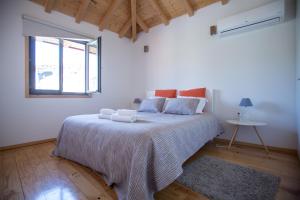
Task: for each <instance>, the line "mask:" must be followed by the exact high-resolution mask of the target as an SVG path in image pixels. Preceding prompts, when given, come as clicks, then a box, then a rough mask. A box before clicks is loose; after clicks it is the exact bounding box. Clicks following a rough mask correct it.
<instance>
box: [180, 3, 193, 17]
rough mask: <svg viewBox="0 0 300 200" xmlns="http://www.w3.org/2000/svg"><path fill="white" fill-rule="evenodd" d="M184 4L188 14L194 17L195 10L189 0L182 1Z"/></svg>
mask: <svg viewBox="0 0 300 200" xmlns="http://www.w3.org/2000/svg"><path fill="white" fill-rule="evenodd" d="M182 3H183V5H184V7H185V9H186V11H187V13H188V15H189V16H193V15H194V9H193V7H192V5H191V4H190V2H189V0H182Z"/></svg>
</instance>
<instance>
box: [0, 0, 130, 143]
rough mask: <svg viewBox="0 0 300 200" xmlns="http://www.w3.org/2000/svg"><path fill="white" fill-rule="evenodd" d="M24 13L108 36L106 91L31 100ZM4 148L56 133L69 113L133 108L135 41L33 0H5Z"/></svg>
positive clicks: (0, 23)
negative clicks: (88, 95)
mask: <svg viewBox="0 0 300 200" xmlns="http://www.w3.org/2000/svg"><path fill="white" fill-rule="evenodd" d="M22 14H27V15H29V16H33V17H36V18H39V19H43V20H47V21H50V22H53V23H55V24H59V25H62V26H65V27H69V28H71V29H74V30H77V31H80V32H83V33H88V34H90V35H95V36H99V35H101V36H102V67H103V71H102V73H103V74H102V77H103V79H102V89H103V93H102V94H98V95H95V96H94V97H93V98H88V99H86V98H81V99H78V98H74V99H73V98H67V99H48V98H46V99H26V98H25V97H24V92H25V85H24V81H25V80H24V76H25V61H24V57H25V55H24V52H25V46H24V37H23V36H22V18H21V15H22ZM0 27H1V30H0V44H1V47H0V66H1V72H0V91H1V95H0V146H6V145H13V144H19V143H24V142H29V141H34V140H41V139H47V138H53V137H56V136H57V134H58V131H59V128H60V126H61V124H62V121H63V119H64V118H65V117H67V116H70V115H75V114H82V113H96V112H98V110H99V108H101V107H114V108H117V107H128V106H129V104H130V102H131V101H132V99H131V97H132V94H131V91H132V85H133V82H132V81H131V80H132V78H131V72H132V44H131V42H130V41H129V40H126V39H123V40H120V39H119V38H118V36H117V35H116V34H114V33H111V32H106V31H105V32H102V33H100V32H98V28H97V27H96V26H92V25H89V24H87V23H80V24H76V23H75V22H74V18H71V17H68V16H65V15H63V14H59V13H57V12H52V13H51V14H47V13H45V12H44V9H43V8H42V7H41V6H39V5H36V4H34V3H32V2H29V1H19V0H17V1H9V0H4V1H1V6H0Z"/></svg>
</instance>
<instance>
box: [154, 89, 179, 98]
mask: <svg viewBox="0 0 300 200" xmlns="http://www.w3.org/2000/svg"><path fill="white" fill-rule="evenodd" d="M155 96H156V97H164V98H176V96H177V90H155Z"/></svg>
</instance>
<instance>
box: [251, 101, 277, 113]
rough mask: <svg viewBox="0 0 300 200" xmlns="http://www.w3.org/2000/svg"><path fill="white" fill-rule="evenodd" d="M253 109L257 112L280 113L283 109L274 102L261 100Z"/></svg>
mask: <svg viewBox="0 0 300 200" xmlns="http://www.w3.org/2000/svg"><path fill="white" fill-rule="evenodd" d="M255 109H256V110H258V111H259V112H263V113H269V114H280V113H281V112H283V110H282V109H281V108H280V107H279V106H278V105H276V104H274V103H272V102H261V103H258V104H257V105H256V106H255Z"/></svg>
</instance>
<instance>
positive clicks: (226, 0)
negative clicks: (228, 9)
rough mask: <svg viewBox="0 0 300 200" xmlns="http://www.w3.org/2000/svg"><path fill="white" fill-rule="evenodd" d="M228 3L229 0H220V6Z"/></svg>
mask: <svg viewBox="0 0 300 200" xmlns="http://www.w3.org/2000/svg"><path fill="white" fill-rule="evenodd" d="M228 2H229V0H221V3H222V5H225V4H227V3H228Z"/></svg>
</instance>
